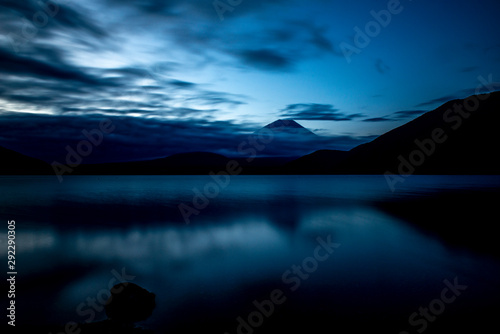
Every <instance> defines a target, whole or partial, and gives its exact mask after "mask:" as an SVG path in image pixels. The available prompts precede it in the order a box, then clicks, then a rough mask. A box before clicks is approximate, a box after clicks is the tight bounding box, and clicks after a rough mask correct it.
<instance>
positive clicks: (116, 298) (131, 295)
mask: <svg viewBox="0 0 500 334" xmlns="http://www.w3.org/2000/svg"><path fill="white" fill-rule="evenodd" d="M155 297H156V296H155V294H154V293H151V292H149V291H147V290H146V289H143V288H141V287H140V286H138V285H137V284H134V283H128V282H127V283H120V284H117V285H115V286H114V287H113V288H111V296H110V297H109V299H108V301H107V302H106V305H105V306H104V308H105V310H106V315H107V316H108V318H109V319H110V320H112V321H116V322H119V323H122V324H132V323H134V322H138V321H143V320H146V319H147V318H149V317H150V316H151V314H152V313H153V309H154V308H155V305H156V304H155Z"/></svg>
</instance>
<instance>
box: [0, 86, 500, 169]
mask: <svg viewBox="0 0 500 334" xmlns="http://www.w3.org/2000/svg"><path fill="white" fill-rule="evenodd" d="M467 103H469V104H468V105H467ZM468 110H469V111H468ZM499 110H500V92H495V93H491V94H489V95H480V96H472V97H469V98H467V99H463V100H453V101H449V102H447V103H445V104H444V105H442V106H440V107H439V108H437V109H435V110H432V111H429V112H427V113H425V114H423V115H422V116H420V117H418V118H416V119H414V120H412V121H410V122H408V123H406V124H404V125H402V126H400V127H398V128H395V129H393V130H391V131H389V132H387V133H385V134H383V135H381V136H379V137H378V138H376V139H375V140H373V141H371V142H369V143H366V144H363V145H359V146H357V147H355V148H353V149H352V150H350V151H348V152H347V151H337V150H324V149H320V150H316V151H315V147H321V146H322V145H323V144H324V145H327V144H328V143H327V142H326V141H325V138H323V137H320V136H317V135H315V134H314V133H312V132H311V131H309V130H307V129H305V128H304V127H302V126H301V125H300V124H298V123H297V122H295V121H292V120H277V121H275V122H273V123H270V124H268V125H266V126H265V127H263V128H262V129H261V130H259V131H256V132H255V133H254V134H252V135H251V136H250V137H249V140H248V142H246V143H243V144H245V145H246V146H244V145H243V146H240V147H239V150H240V149H241V156H240V157H237V158H234V159H232V158H229V157H226V156H223V155H220V154H215V153H210V152H190V153H182V154H174V155H172V156H169V157H166V158H161V159H155V160H147V161H136V162H122V163H108V164H96V165H81V166H78V167H77V168H75V169H74V172H73V174H109V175H114V174H172V175H175V174H208V173H209V172H211V171H213V172H217V171H220V170H224V169H225V168H226V166H227V163H228V162H230V161H232V160H235V161H236V162H237V163H238V165H239V166H240V167H242V168H243V170H242V174H384V173H392V174H394V175H402V174H500V159H498V158H497V153H498V148H499V146H500V139H499V136H498V124H500V113H499ZM327 139H328V138H327ZM252 141H253V143H252ZM298 148H300V149H299V151H300V150H303V151H304V152H306V153H304V154H305V155H304V156H302V157H299V158H297V157H294V156H292V153H296V152H297V149H298ZM310 152H313V153H310ZM245 153H247V155H245ZM0 158H1V159H2V166H1V167H0V173H1V174H50V173H52V168H51V167H50V165H48V164H47V163H45V162H43V161H41V160H38V159H34V158H30V157H27V156H25V155H23V154H20V153H17V152H14V151H12V150H8V149H6V148H3V147H0Z"/></svg>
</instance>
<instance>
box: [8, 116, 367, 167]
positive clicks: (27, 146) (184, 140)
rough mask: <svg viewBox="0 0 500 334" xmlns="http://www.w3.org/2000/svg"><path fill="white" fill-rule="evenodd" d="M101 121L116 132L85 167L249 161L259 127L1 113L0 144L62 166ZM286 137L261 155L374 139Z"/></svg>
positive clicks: (338, 146) (347, 145) (203, 121)
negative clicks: (203, 157)
mask: <svg viewBox="0 0 500 334" xmlns="http://www.w3.org/2000/svg"><path fill="white" fill-rule="evenodd" d="M192 112H195V111H192ZM103 119H109V120H111V122H112V125H113V126H114V130H113V131H112V132H111V133H110V134H106V135H105V136H104V138H103V141H102V144H100V145H99V146H97V147H94V148H93V151H92V153H91V154H90V155H89V156H87V157H85V160H84V163H100V162H117V161H130V160H145V159H154V158H160V157H164V156H169V155H172V154H175V153H182V152H193V151H204V152H214V153H219V154H224V155H226V156H229V157H247V156H248V155H249V154H250V153H248V152H246V151H245V150H242V149H241V148H242V147H243V148H252V144H251V136H252V135H248V133H251V132H252V131H258V130H259V128H260V126H261V125H259V124H238V123H235V122H232V121H210V120H206V119H200V120H183V119H175V120H167V119H154V118H143V117H131V116H126V117H117V116H103V115H102V114H87V115H85V116H83V115H55V116H54V115H53V116H49V115H35V114H26V113H25V114H20V113H7V114H3V115H2V122H1V123H0V145H2V146H5V147H7V148H10V149H13V150H16V151H19V152H21V153H23V154H26V155H29V156H33V157H36V158H39V159H42V160H45V161H47V162H52V161H54V160H55V161H58V162H61V163H64V161H65V157H66V154H67V149H66V147H67V146H70V147H72V148H76V147H77V145H78V143H79V142H80V141H81V140H86V137H85V136H84V134H83V133H82V131H83V130H87V131H91V130H92V129H97V128H98V127H99V123H100V122H101V121H102V120H103ZM257 133H258V132H257ZM286 139H287V138H281V137H279V138H278V137H275V138H273V140H272V141H271V142H267V143H266V147H265V150H263V151H262V152H260V154H261V156H267V155H271V156H300V155H303V154H307V153H311V152H312V151H315V150H316V149H321V148H325V149H341V150H348V149H351V148H353V147H354V146H357V145H359V144H362V143H365V142H368V141H369V140H372V139H373V137H372V136H369V137H355V136H346V135H344V136H334V137H320V136H312V137H311V138H310V139H308V140H296V138H294V139H295V140H286Z"/></svg>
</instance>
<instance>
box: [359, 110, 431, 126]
mask: <svg viewBox="0 0 500 334" xmlns="http://www.w3.org/2000/svg"><path fill="white" fill-rule="evenodd" d="M425 112H426V111H425V110H402V111H396V112H395V113H392V114H390V115H386V116H380V117H372V118H366V119H364V120H363V122H372V123H378V122H394V121H400V120H404V119H407V118H411V117H414V116H420V115H421V114H423V113H425Z"/></svg>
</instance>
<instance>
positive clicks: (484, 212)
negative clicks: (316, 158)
mask: <svg viewBox="0 0 500 334" xmlns="http://www.w3.org/2000/svg"><path fill="white" fill-rule="evenodd" d="M226 181H227V180H225V179H221V180H219V182H220V183H219V185H217V184H216V183H211V182H213V180H212V179H211V178H210V177H208V176H116V177H115V176H105V177H99V176H79V177H66V178H65V179H64V182H63V183H58V182H57V179H56V178H55V177H24V176H23V177H0V203H1V209H0V210H1V211H0V216H1V218H2V220H3V221H4V222H5V224H4V228H3V231H1V233H0V234H1V235H0V237H1V240H2V241H1V245H2V247H1V249H0V253H1V254H2V258H3V259H4V260H5V262H7V247H6V239H7V224H6V222H7V220H15V221H16V237H17V238H16V269H17V272H18V274H17V278H16V306H17V308H16V324H17V325H18V326H22V325H34V326H39V328H47V327H44V326H45V325H51V326H52V325H64V324H66V323H67V322H69V321H74V322H77V323H80V324H83V323H86V322H89V321H98V320H102V319H105V313H104V311H103V310H102V304H103V303H104V301H105V300H106V298H107V297H108V296H109V294H108V292H107V290H108V289H109V286H111V285H113V284H116V283H117V282H118V281H119V280H127V281H130V282H133V283H136V284H138V285H140V286H142V287H144V288H146V289H148V290H149V291H152V292H154V293H155V294H156V303H157V307H156V309H155V311H154V313H153V315H152V316H151V317H150V318H149V319H148V320H147V321H145V322H144V323H142V324H141V325H142V326H143V327H144V328H148V329H151V330H153V331H154V332H158V333H164V332H168V333H186V332H188V333H191V332H200V333H220V334H224V333H226V332H227V333H230V334H233V333H246V334H249V333H280V332H281V333H285V332H290V331H292V332H304V333H317V332H325V331H326V332H330V333H366V332H368V331H369V332H377V331H380V330H381V331H383V332H385V333H400V332H403V333H404V332H405V331H406V332H408V333H421V332H424V331H425V332H426V333H431V332H436V333H448V332H449V333H455V332H456V330H465V329H473V330H478V332H479V331H480V330H481V329H483V330H484V328H488V327H490V326H492V325H494V324H495V319H497V318H498V312H499V311H500V307H499V300H500V299H499V297H500V284H499V282H500V261H499V259H500V257H499V256H498V254H499V252H498V241H497V240H498V238H497V237H496V235H497V232H496V230H495V225H498V224H499V218H498V208H497V207H496V206H498V199H499V196H498V194H499V189H500V178H499V177H497V176H494V177H491V176H446V177H443V176H412V177H409V178H408V179H407V180H406V181H405V182H404V183H403V184H398V185H397V188H396V191H395V192H392V191H391V190H390V189H389V187H388V186H387V184H386V181H385V179H384V177H383V176H236V177H232V178H231V179H230V180H229V181H230V183H229V184H228V185H227V186H226V183H227V182H226ZM495 204H497V205H496V206H495ZM179 205H181V208H182V209H183V210H184V216H183V215H182V214H181V212H180V210H179ZM188 216H189V217H188ZM186 217H187V218H188V220H189V224H188V223H186V222H187V221H186V219H185V218H186ZM6 271H7V270H5V272H6ZM2 298H3V299H5V298H4V297H2ZM3 309H5V308H3ZM2 317H3V318H4V321H5V322H6V320H5V315H3V316H2ZM493 328H494V327H493Z"/></svg>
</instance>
